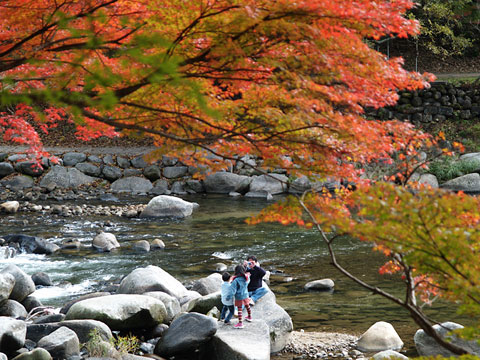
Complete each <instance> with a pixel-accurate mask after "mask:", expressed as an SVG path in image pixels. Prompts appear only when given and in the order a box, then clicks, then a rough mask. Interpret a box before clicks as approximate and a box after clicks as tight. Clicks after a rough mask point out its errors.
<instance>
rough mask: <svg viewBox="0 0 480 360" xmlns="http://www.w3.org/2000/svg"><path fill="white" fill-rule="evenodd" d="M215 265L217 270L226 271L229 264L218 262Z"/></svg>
mask: <svg viewBox="0 0 480 360" xmlns="http://www.w3.org/2000/svg"><path fill="white" fill-rule="evenodd" d="M214 266H215V271H216V272H219V273H224V272H225V271H227V265H225V264H224V263H216V264H215V265H214Z"/></svg>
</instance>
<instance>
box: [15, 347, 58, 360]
mask: <svg viewBox="0 0 480 360" xmlns="http://www.w3.org/2000/svg"><path fill="white" fill-rule="evenodd" d="M12 360H52V355H50V353H49V352H48V351H47V350H45V349H42V348H37V349H33V350H32V351H27V352H24V353H21V354H20V355H18V356H15V357H14V358H13V359H12Z"/></svg>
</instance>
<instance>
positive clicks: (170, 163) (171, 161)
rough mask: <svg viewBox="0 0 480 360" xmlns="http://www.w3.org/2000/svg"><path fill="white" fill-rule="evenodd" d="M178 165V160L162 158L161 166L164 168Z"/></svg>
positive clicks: (164, 156)
mask: <svg viewBox="0 0 480 360" xmlns="http://www.w3.org/2000/svg"><path fill="white" fill-rule="evenodd" d="M177 163H178V159H177V158H174V157H170V156H166V155H163V156H162V164H163V165H164V166H174V165H176V164H177Z"/></svg>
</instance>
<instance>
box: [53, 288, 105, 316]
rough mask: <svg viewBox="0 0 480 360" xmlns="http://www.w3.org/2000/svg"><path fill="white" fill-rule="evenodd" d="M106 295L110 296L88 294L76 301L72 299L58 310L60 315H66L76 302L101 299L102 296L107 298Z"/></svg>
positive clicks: (101, 293) (98, 293)
mask: <svg viewBox="0 0 480 360" xmlns="http://www.w3.org/2000/svg"><path fill="white" fill-rule="evenodd" d="M108 295H111V294H110V293H109V292H101V291H99V292H94V293H90V294H85V295H82V296H79V297H78V298H76V299H73V300H71V301H69V302H67V303H66V304H65V305H63V307H62V308H61V309H60V314H66V313H67V312H68V310H69V309H70V308H71V307H72V306H73V305H74V304H76V303H77V302H80V301H82V300H87V299H93V298H97V297H102V296H108Z"/></svg>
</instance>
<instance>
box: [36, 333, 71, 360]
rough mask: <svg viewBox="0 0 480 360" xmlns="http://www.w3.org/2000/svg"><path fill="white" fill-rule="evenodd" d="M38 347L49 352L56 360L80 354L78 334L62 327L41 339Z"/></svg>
mask: <svg viewBox="0 0 480 360" xmlns="http://www.w3.org/2000/svg"><path fill="white" fill-rule="evenodd" d="M37 345H38V347H40V348H42V349H45V350H47V351H48V352H49V353H50V355H52V358H53V359H54V360H56V359H58V360H64V359H68V358H69V357H71V356H75V355H79V354H80V341H79V340H78V337H77V334H75V332H73V331H72V330H70V329H69V328H67V327H61V328H59V329H58V330H55V331H54V332H53V333H51V334H49V335H47V336H45V337H43V338H41V339H40V341H39V342H38V344H37Z"/></svg>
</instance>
